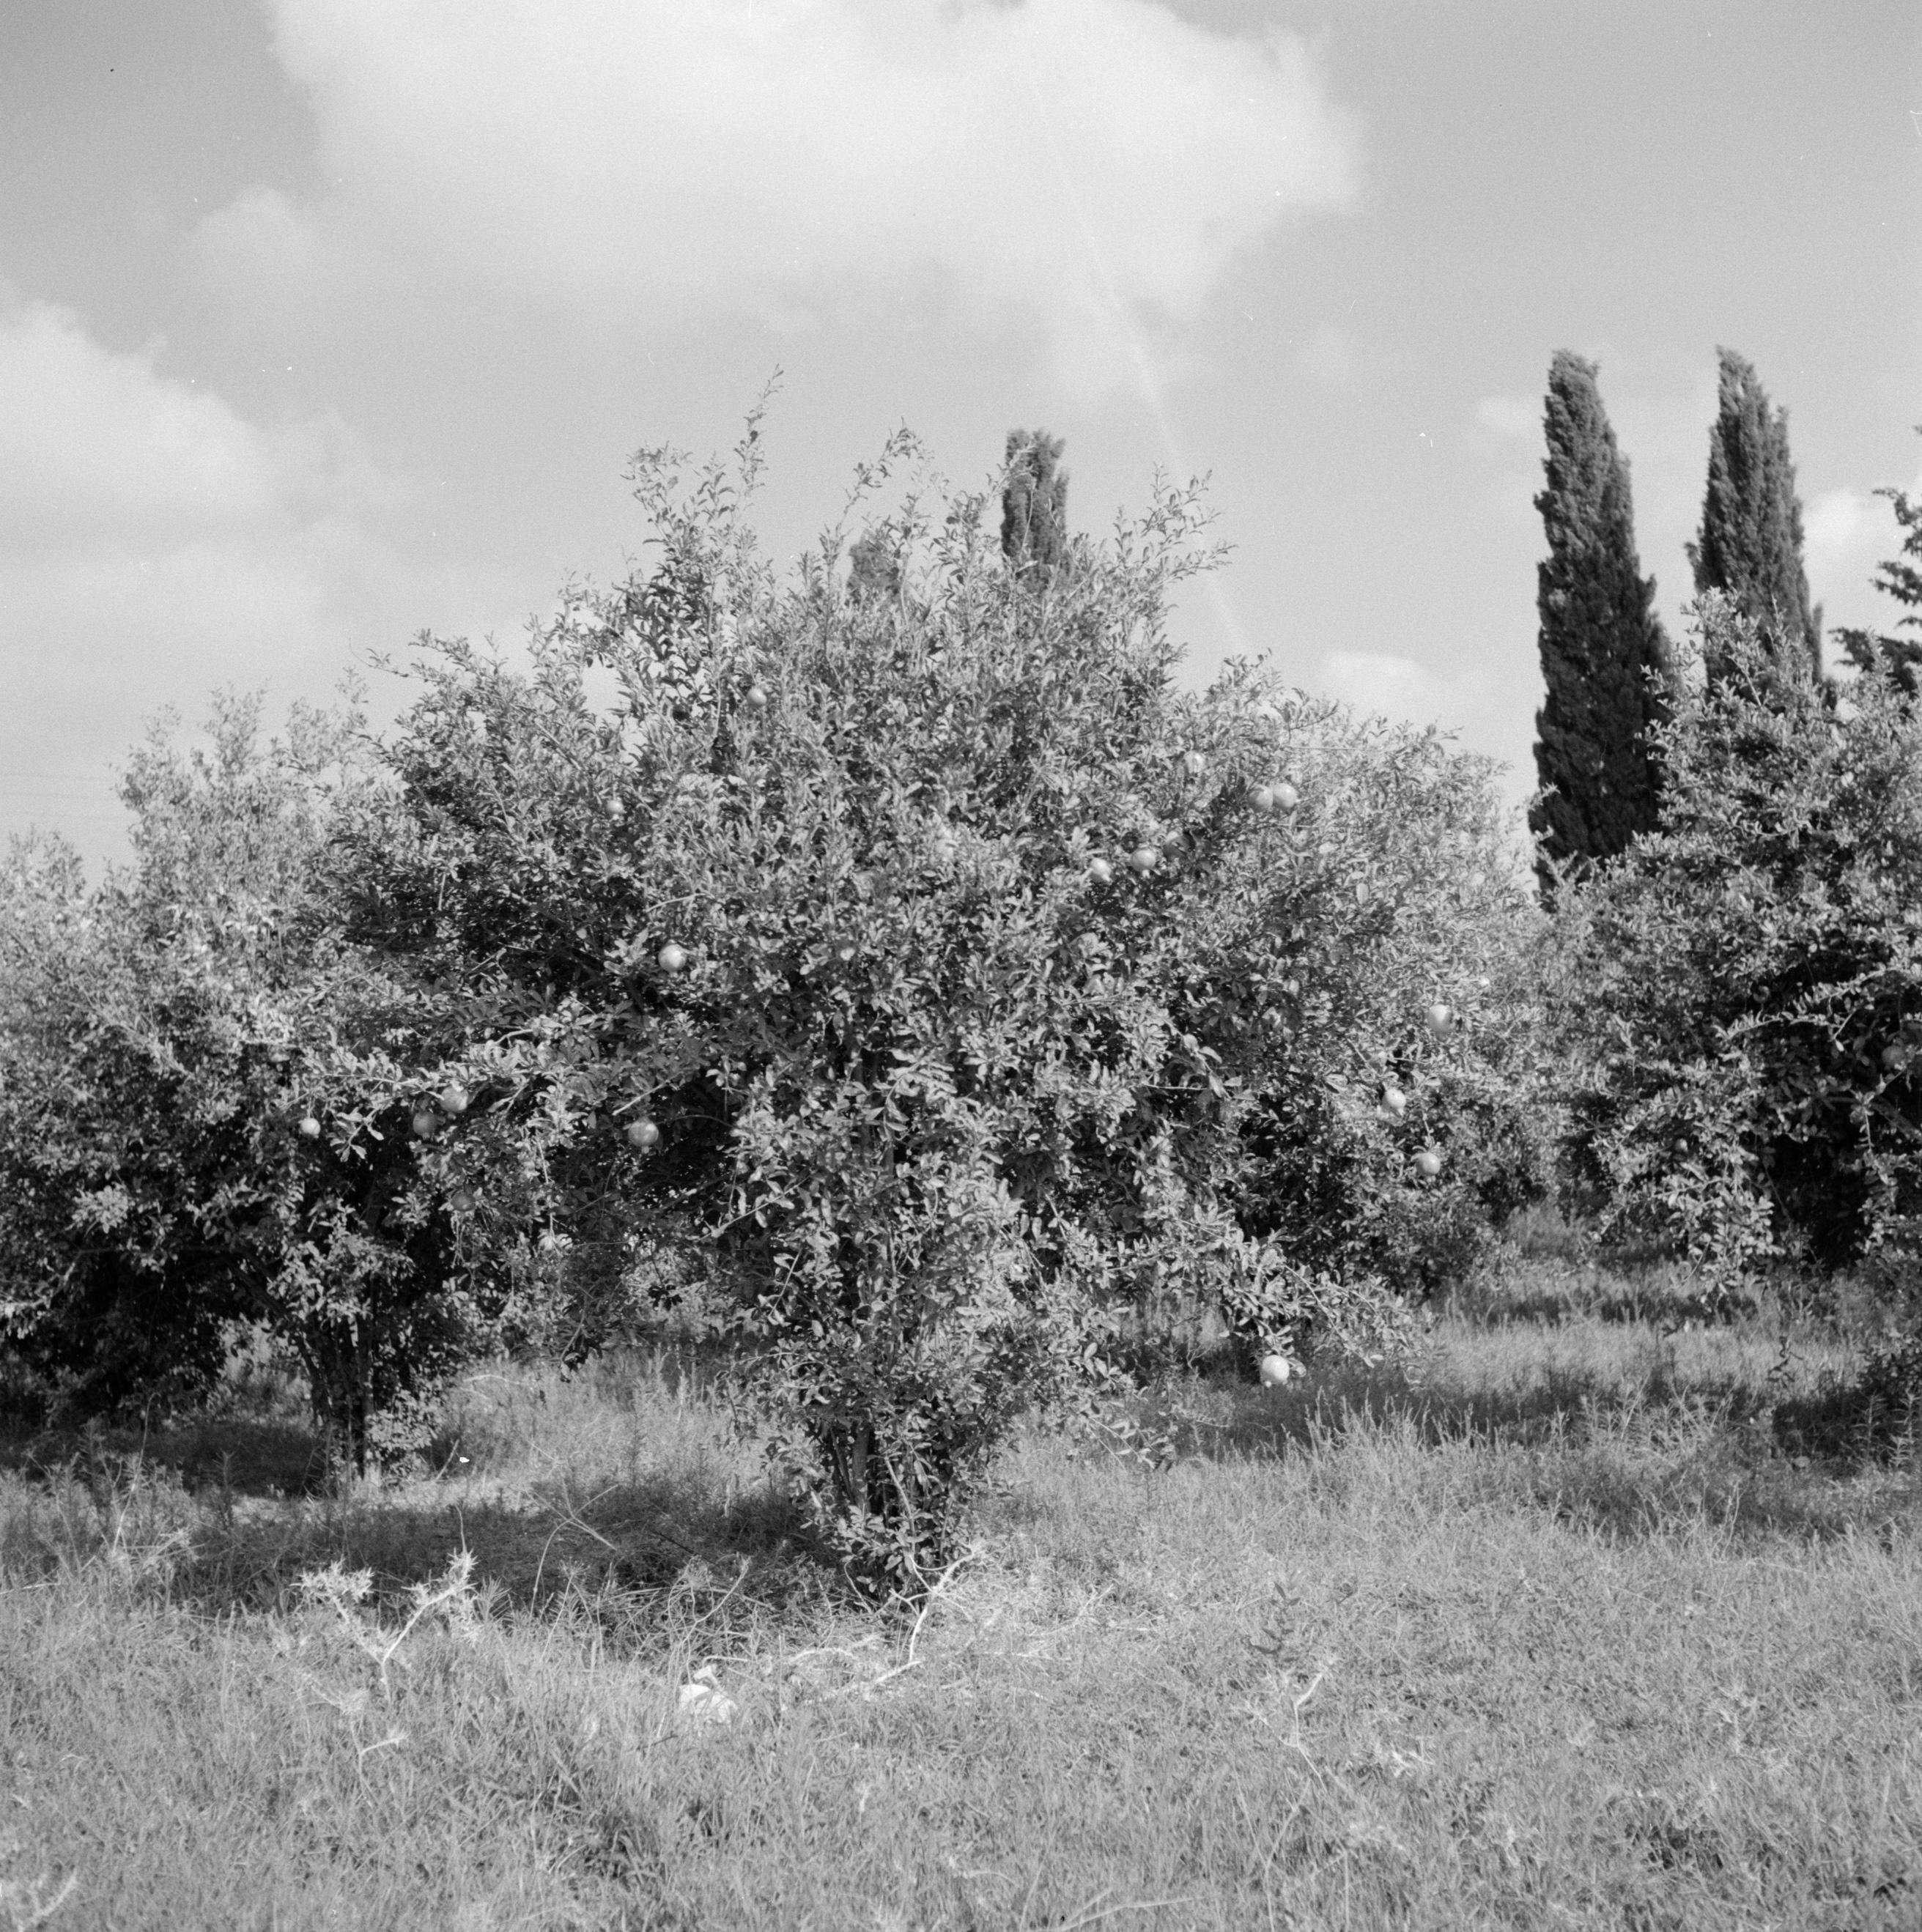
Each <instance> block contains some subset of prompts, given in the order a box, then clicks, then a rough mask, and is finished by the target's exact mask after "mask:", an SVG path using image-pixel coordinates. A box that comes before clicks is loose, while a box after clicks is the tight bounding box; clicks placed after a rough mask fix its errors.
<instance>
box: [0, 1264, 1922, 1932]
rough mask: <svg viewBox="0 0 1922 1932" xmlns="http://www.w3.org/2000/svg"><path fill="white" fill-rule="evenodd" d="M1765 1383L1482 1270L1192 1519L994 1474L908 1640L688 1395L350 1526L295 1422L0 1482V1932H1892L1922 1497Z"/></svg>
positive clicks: (1194, 1406) (485, 1458)
mask: <svg viewBox="0 0 1922 1932" xmlns="http://www.w3.org/2000/svg"><path fill="white" fill-rule="evenodd" d="M1784 1332H1786V1334H1787V1337H1788V1349H1787V1351H1786V1354H1784V1352H1783V1350H1782V1338H1783V1334H1784ZM1851 1346H1853V1345H1852V1344H1851V1341H1850V1340H1849V1339H1848V1328H1847V1325H1846V1324H1843V1325H1841V1326H1839V1327H1838V1325H1836V1323H1835V1322H1833V1321H1832V1320H1829V1319H1816V1318H1815V1316H1813V1315H1811V1314H1808V1313H1804V1314H1803V1315H1800V1316H1797V1318H1796V1319H1794V1321H1793V1322H1791V1324H1790V1325H1788V1328H1787V1329H1786V1331H1784V1328H1783V1327H1782V1323H1781V1322H1780V1321H1779V1320H1778V1319H1776V1318H1775V1317H1773V1316H1770V1317H1768V1318H1764V1317H1761V1316H1755V1317H1752V1318H1750V1319H1748V1320H1746V1321H1745V1322H1737V1323H1735V1324H1734V1325H1725V1326H1721V1327H1716V1328H1708V1329H1701V1328H1695V1329H1682V1330H1677V1329H1676V1328H1675V1326H1674V1321H1673V1319H1672V1317H1671V1311H1670V1310H1669V1308H1668V1305H1667V1304H1665V1301H1664V1298H1663V1295H1662V1287H1661V1284H1660V1283H1659V1282H1656V1283H1642V1284H1639V1285H1634V1286H1632V1285H1630V1284H1628V1283H1623V1282H1619V1281H1614V1280H1611V1279H1609V1278H1608V1277H1602V1276H1600V1275H1598V1274H1595V1273H1593V1271H1588V1270H1586V1269H1584V1268H1581V1267H1579V1266H1577V1265H1575V1264H1574V1263H1572V1262H1566V1261H1557V1260H1554V1259H1536V1260H1535V1261H1533V1262H1529V1263H1527V1264H1521V1263H1516V1264H1514V1265H1511V1266H1510V1267H1509V1268H1507V1269H1506V1271H1505V1272H1504V1273H1503V1274H1501V1275H1500V1276H1499V1277H1497V1278H1494V1279H1492V1280H1491V1281H1490V1282H1489V1283H1488V1284H1487V1285H1486V1286H1485V1287H1484V1288H1483V1289H1482V1290H1481V1291H1480V1292H1478V1294H1477V1295H1476V1298H1474V1301H1473V1303H1472V1304H1461V1305H1459V1306H1458V1307H1456V1308H1455V1310H1452V1311H1451V1312H1450V1313H1448V1314H1446V1315H1445V1316H1443V1317H1442V1318H1441V1319H1439V1320H1438V1321H1437V1323H1436V1325H1435V1326H1434V1330H1433V1331H1432V1334H1431V1338H1430V1340H1429V1342H1428V1345H1427V1346H1426V1347H1425V1349H1424V1351H1423V1352H1422V1354H1421V1355H1420V1356H1419V1358H1417V1359H1416V1360H1415V1361H1413V1362H1410V1363H1407V1364H1402V1365H1401V1367H1398V1368H1395V1369H1392V1370H1390V1369H1383V1370H1374V1371H1371V1372H1362V1371H1359V1370H1344V1371H1333V1372H1330V1373H1326V1374H1323V1375H1320V1376H1311V1377H1310V1378H1309V1379H1308V1381H1307V1382H1306V1384H1305V1386H1299V1387H1290V1388H1289V1389H1288V1390H1287V1391H1275V1392H1269V1393H1263V1392H1262V1391H1257V1390H1255V1389H1254V1388H1248V1387H1244V1386H1239V1385H1233V1384H1228V1383H1225V1382H1224V1383H1210V1382H1206V1381H1205V1380H1203V1379H1199V1378H1195V1377H1189V1378H1188V1379H1176V1380H1170V1382H1168V1383H1167V1385H1166V1386H1165V1387H1164V1388H1163V1389H1162V1390H1161V1391H1159V1393H1158V1395H1157V1396H1156V1397H1155V1398H1154V1399H1153V1400H1151V1401H1149V1402H1148V1403H1145V1404H1144V1408H1143V1420H1144V1421H1145V1422H1146V1424H1148V1425H1149V1427H1148V1430H1147V1433H1148V1434H1149V1436H1158V1435H1161V1434H1163V1433H1168V1434H1171V1435H1172V1437H1173V1440H1174V1442H1175V1443H1176V1446H1177V1447H1178V1448H1179V1457H1178V1460H1176V1461H1175V1463H1174V1464H1173V1466H1172V1467H1168V1468H1165V1469H1154V1468H1152V1467H1150V1466H1149V1464H1148V1460H1147V1459H1144V1458H1143V1457H1140V1456H1137V1455H1135V1454H1129V1453H1125V1452H1124V1451H1123V1450H1122V1449H1119V1448H1116V1446H1114V1445H1110V1444H1109V1443H1107V1442H1103V1441H1099V1440H1095V1441H1087V1440H1083V1441H1077V1440H1074V1439H1062V1438H1059V1437H1056V1436H1049V1435H1046V1434H1042V1433H1035V1434H1033V1435H1032V1436H1027V1437H1025V1438H1023V1439H1021V1440H1020V1441H1019V1442H1017V1443H1016V1445H1014V1448H1013V1449H1012V1451H1011V1453H1010V1454H1009V1455H1008V1458H1007V1460H1006V1461H1005V1465H1004V1466H1003V1467H1002V1471H1001V1478H1002V1479H1001V1481H999V1483H998V1484H997V1486H996V1491H995V1493H993V1495H992V1496H990V1497H989V1498H988V1499H986V1500H985V1501H984V1503H983V1504H982V1505H981V1508H980V1509H979V1511H978V1514H977V1516H976V1517H975V1520H974V1521H973V1522H972V1523H971V1524H970V1526H969V1554H968V1556H967V1557H966V1559H965V1560H964V1561H963V1562H961V1563H960V1564H959V1566H958V1567H957V1568H956V1569H955V1570H953V1571H952V1572H951V1573H950V1574H949V1576H948V1577H947V1580H946V1582H945V1583H944V1586H943V1587H942V1588H941V1590H940V1591H939V1592H938V1595H937V1597H936V1598H935V1601H933V1603H932V1604H931V1605H930V1606H929V1608H928V1610H927V1611H926V1614H925V1616H923V1617H921V1618H920V1619H911V1618H909V1617H908V1616H906V1615H905V1614H902V1613H896V1614H892V1615H882V1614H878V1613H873V1612H871V1611H867V1610H863V1609H862V1608H861V1607H860V1606H859V1604H857V1603H856V1602H854V1601H853V1600H852V1599H851V1598H850V1596H849V1595H848V1593H847V1592H845V1589H842V1587H840V1586H839V1585H838V1583H837V1582H836V1579H835V1578H834V1577H833V1574H831V1573H830V1572H829V1571H826V1570H825V1569H824V1568H822V1566H821V1565H820V1564H819V1563H818V1562H816V1561H815V1560H814V1559H812V1556H810V1555H809V1552H808V1550H807V1547H806V1542H805V1539H804V1538H803V1537H802V1536H801V1535H800V1526H799V1525H798V1524H797V1523H796V1522H795V1521H794V1520H793V1518H792V1517H791V1514H790V1513H789V1511H788V1508H787V1506H786V1505H785V1503H784V1502H782V1499H781V1498H780V1497H779V1496H778V1494H777V1493H775V1492H774V1491H773V1490H771V1489H770V1487H769V1486H768V1484H767V1480H766V1478H765V1475H764V1470H763V1467H762V1465H761V1461H760V1459H759V1457H758V1454H757V1453H756V1451H755V1447H754V1445H752V1443H751V1442H744V1441H742V1440H740V1439H738V1438H737V1436H735V1435H734V1433H732V1431H731V1429H730V1427H729V1418H728V1413H727V1412H726V1410H725V1406H724V1405H723V1404H722V1402H721V1401H720V1400H719V1399H718V1398H717V1397H716V1396H715V1395H714V1394H713V1393H712V1392H711V1391H710V1389H709V1388H708V1386H707V1383H706V1382H705V1380H704V1376H703V1375H702V1374H701V1373H700V1372H699V1371H698V1369H697V1367H696V1365H695V1364H694V1363H693V1362H692V1360H691V1359H690V1358H685V1357H678V1356H676V1355H671V1354H668V1353H662V1354H660V1355H656V1356H653V1357H651V1358H644V1359H635V1360H628V1361H620V1362H614V1361H609V1362H604V1363H602V1364H599V1365H598V1366H596V1367H595V1368H594V1369H593V1370H592V1371H591V1372H590V1373H587V1374H584V1375H583V1376H580V1377H578V1378H576V1379H572V1380H564V1379H562V1378H561V1377H560V1376H558V1375H557V1374H555V1373H552V1372H542V1371H539V1370H511V1371H501V1372H497V1373H491V1374H486V1375H479V1376H475V1377H474V1378H473V1379H472V1380H470V1382H468V1383H467V1385H464V1388H462V1390H461V1391H460V1393H459V1396H458V1400H457V1401H456V1403H455V1405H454V1409H453V1412H452V1415H451V1416H450V1418H449V1433H448V1436H447V1439H446V1442H445V1443H444V1445H443V1447H442V1448H441V1450H440V1451H439V1452H437V1454H438V1457H439V1460H440V1466H439V1467H438V1469H437V1471H436V1472H434V1473H432V1474H426V1473H422V1474H421V1475H417V1476H416V1477H414V1478H411V1479H410V1480H407V1481H404V1482H401V1483H399V1484H395V1485H389V1486H384V1487H382V1486H374V1485H367V1486H362V1487H358V1488H356V1489H354V1490H351V1491H350V1492H348V1493H332V1494H329V1493H311V1494H309V1493H305V1486H306V1485H308V1484H309V1482H310V1481H311V1474H310V1472H311V1457H312V1445H311V1442H310V1440H309V1439H308V1437H307V1436H306V1435H305V1433H304V1431H303V1430H302V1427H300V1426H299V1417H298V1414H297V1412H295V1411H293V1410H292V1409H286V1410H284V1411H281V1410H276V1409H275V1408H274V1407H273V1406H272V1405H271V1404H267V1405H256V1406H254V1408H252V1409H248V1407H247V1406H245V1405H237V1406H236V1408H235V1409H234V1411H233V1412H232V1413H230V1414H229V1415H226V1416H224V1417H221V1418H210V1419H209V1420H207V1421H203V1422H200V1423H198V1424H195V1425H194V1426H193V1427H191V1428H183V1429H178V1430H170V1431H166V1432H161V1433H157V1434H156V1435H155V1436H153V1437H152V1438H151V1439H149V1440H148V1441H147V1442H145V1443H144V1444H142V1443H140V1442H139V1441H138V1439H134V1438H129V1437H125V1436H113V1437H100V1436H97V1437H95V1438H93V1439H90V1440H88V1441H85V1442H78V1443H75V1442H67V1443H64V1444H59V1445H53V1444H50V1443H47V1442H40V1443H38V1444H28V1443H26V1442H16V1443H15V1444H14V1445H12V1447H11V1450H10V1451H8V1455H7V1457H6V1460H7V1463H8V1469H6V1471H5V1472H4V1473H0V1575H4V1580H5V1589H4V1592H0V1932H7V1928H8V1927H17V1926H24V1925H29V1924H35V1923H37V1922H38V1923H45V1924H50V1925H54V1926H58V1927H87V1928H92V1927H113V1928H117V1932H134V1928H136V1927H153V1928H162V1927H164V1928H167V1932H182V1928H194V1927H223V1928H224V1927H250V1928H251V1927H261V1928H266V1927H278V1928H287V1929H288V1932H292V1928H296V1927H322V1926H326V1927H356V1928H373V1927H396V1928H408V1932H416V1929H417V1928H427V1927H461V1928H470V1929H471V1932H480V1928H483V1927H485V1928H503V1932H504V1928H507V1927H516V1928H518V1927H564V1926H581V1927H615V1926H627V1927H644V1926H646V1927H668V1926H676V1927H704V1928H705V1927H734V1926H742V1927H748V1926H765V1927H818V1928H821V1932H830V1928H841V1927H860V1928H869V1927H872V1928H876V1932H880V1928H890V1927H893V1928H904V1929H905V1928H908V1927H926V1928H932V1927H982V1928H989V1927H995V1928H999V1927H1042V1926H1051V1927H1061V1928H1068V1927H1114V1928H1117V1932H1143V1928H1147V1927H1167V1928H1174V1927H1268V1926H1297V1927H1329V1926H1339V1927H1376V1926H1389V1925H1393V1926H1404V1925H1405V1926H1423V1927H1429V1926H1432V1927H1464V1926H1479V1925H1485V1924H1486V1925H1494V1924H1502V1925H1514V1926H1530V1927H1532V1926H1557V1927H1558V1926H1596V1927H1601V1926H1608V1927H1668V1926H1673V1927H1689V1928H1706V1927H1735V1926H1741V1927H1763V1926H1777V1927H1792V1928H1814V1927H1838V1928H1840V1927H1850V1928H1854V1927H1873V1926H1877V1925H1886V1926H1889V1927H1897V1926H1904V1927H1907V1926H1914V1925H1917V1924H1922V1762H1918V1752H1919V1751H1922V1742H1919V1739H1922V1733H1918V1727H1917V1717H1918V1712H1922V1706H1918V1698H1922V1564H1918V1561H1917V1544H1916V1538H1915V1527H1916V1517H1917V1490H1916V1486H1915V1483H1914V1479H1913V1478H1912V1477H1911V1475H1910V1474H1909V1473H1908V1467H1907V1464H1906V1463H1905V1460H1903V1459H1901V1458H1897V1459H1896V1460H1893V1461H1891V1460H1889V1459H1887V1458H1883V1459H1881V1460H1854V1459H1851V1458H1850V1457H1847V1456H1845V1455H1842V1454H1828V1455H1824V1454H1821V1453H1819V1451H1820V1449H1821V1446H1822V1445H1823V1444H1824V1443H1825V1442H1826V1443H1827V1444H1828V1445H1829V1446H1830V1448H1836V1447H1837V1445H1836V1444H1835V1443H1834V1442H1833V1441H1832V1440H1831V1439H1830V1438H1827V1437H1824V1436H1823V1435H1822V1434H1821V1432H1820V1430H1815V1429H1812V1430H1811V1431H1810V1432H1809V1433H1807V1434H1806V1435H1805V1436H1803V1437H1800V1438H1798V1437H1797V1436H1794V1435H1793V1434H1789V1435H1787V1436H1785V1434H1784V1433H1783V1430H1782V1419H1783V1418H1785V1417H1788V1416H1792V1415H1794V1414H1796V1413H1797V1409H1796V1405H1797V1404H1798V1403H1799V1404H1800V1405H1802V1409H1801V1413H1803V1415H1805V1416H1807V1417H1811V1418H1818V1416H1819V1412H1820V1402H1821V1397H1822V1396H1823V1393H1824V1391H1825V1390H1827V1389H1828V1388H1830V1387H1831V1386H1832V1385H1833V1383H1834V1382H1835V1381H1836V1379H1837V1378H1839V1377H1845V1376H1846V1375H1847V1373H1848V1371H1849V1370H1850V1368H1851ZM1811 1445H1812V1446H1813V1453H1811ZM1842 1446H1844V1447H1845V1445H1842ZM359 1571H365V1572H368V1573H371V1574H370V1575H369V1576H368V1577H366V1578H365V1579H362V1578H361V1577H356V1574H354V1573H356V1572H359ZM363 1583H364V1584H365V1589H364V1591H363V1587H362V1586H363Z"/></svg>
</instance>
